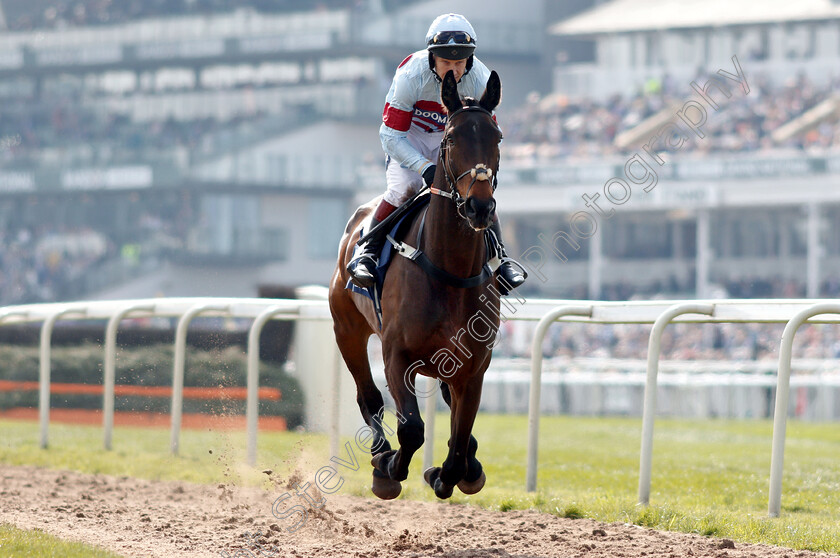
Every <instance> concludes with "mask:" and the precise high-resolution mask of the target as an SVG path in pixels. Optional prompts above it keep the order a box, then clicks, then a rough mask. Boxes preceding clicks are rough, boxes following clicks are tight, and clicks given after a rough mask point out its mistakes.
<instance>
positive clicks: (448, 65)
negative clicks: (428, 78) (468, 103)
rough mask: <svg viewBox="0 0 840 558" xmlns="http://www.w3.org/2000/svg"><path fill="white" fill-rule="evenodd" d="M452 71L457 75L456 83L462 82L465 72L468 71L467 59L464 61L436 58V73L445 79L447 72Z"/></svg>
mask: <svg viewBox="0 0 840 558" xmlns="http://www.w3.org/2000/svg"><path fill="white" fill-rule="evenodd" d="M449 70H452V72H453V73H454V74H455V82H456V83H457V82H459V81H461V76H463V75H464V72H466V71H467V59H466V58H464V59H463V60H448V59H446V58H441V57H440V56H435V73H436V74H437V75H438V76H440V78H441V79H443V76H445V75H446V72H448V71H449Z"/></svg>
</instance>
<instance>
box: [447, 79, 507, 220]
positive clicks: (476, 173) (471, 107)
mask: <svg viewBox="0 0 840 558" xmlns="http://www.w3.org/2000/svg"><path fill="white" fill-rule="evenodd" d="M440 97H441V101H443V105H444V106H445V107H446V109H447V111H449V118H448V121H447V124H446V131H445V133H444V135H443V141H442V142H441V163H442V165H443V171H444V175H445V176H446V182H447V185H448V187H449V189H450V193H451V194H452V196H453V199H454V200H455V203H456V204H457V205H458V213H459V214H460V215H461V216H462V217H464V218H465V219H466V220H467V222H468V223H469V225H470V227H472V228H473V229H475V230H483V229H486V228H487V227H488V226H490V223H491V222H492V219H493V214H494V212H495V211H496V200H495V199H493V192H494V191H495V189H496V172H497V171H498V170H499V142H501V141H502V131H501V130H500V129H499V126H498V125H497V124H496V121H495V120H493V114H492V113H493V109H494V108H496V106H497V105H498V104H499V100H500V99H501V97H502V83H501V81H500V80H499V75H498V74H497V73H496V72H495V71H494V72H491V73H490V78H489V79H488V80H487V88H486V89H485V91H484V94H483V95H482V96H481V99H480V100H479V101H476V100H475V99H470V98H467V99H466V100H465V101H462V100H461V97H460V96H459V95H458V86H457V83H456V82H455V76H454V74H453V73H452V71H449V72H447V73H446V76H445V77H444V78H443V84H442V85H441V90H440Z"/></svg>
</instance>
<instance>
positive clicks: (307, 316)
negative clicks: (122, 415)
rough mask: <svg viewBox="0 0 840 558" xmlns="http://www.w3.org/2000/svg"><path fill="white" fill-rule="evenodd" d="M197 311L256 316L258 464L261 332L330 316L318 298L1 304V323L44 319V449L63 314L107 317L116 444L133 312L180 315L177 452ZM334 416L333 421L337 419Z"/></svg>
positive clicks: (251, 391)
mask: <svg viewBox="0 0 840 558" xmlns="http://www.w3.org/2000/svg"><path fill="white" fill-rule="evenodd" d="M199 314H201V315H205V316H227V317H236V318H253V319H254V322H253V323H252V325H251V327H250V330H249V335H248V372H247V374H248V382H247V403H246V415H247V418H246V421H247V425H248V430H247V439H248V462H249V463H251V464H254V463H256V441H257V413H258V389H259V337H260V332H261V331H262V328H263V326H265V324H266V323H267V321H268V320H269V319H275V320H298V321H304V322H305V321H329V320H330V319H331V318H330V316H329V312H328V311H327V308H326V304H325V303H324V302H323V301H317V300H272V299H261V298H256V299H248V298H160V299H146V300H117V301H94V302H74V303H67V304H60V303H55V304H31V305H22V306H14V307H7V308H0V324H2V323H21V322H41V323H42V325H41V332H40V351H39V354H40V360H39V379H38V382H39V392H40V393H39V395H40V397H39V423H40V436H39V444H40V447H41V448H46V447H47V446H48V443H49V420H50V369H51V367H50V365H51V362H50V361H51V354H50V353H51V344H52V343H51V338H52V331H53V328H54V326H55V324H56V322H57V321H59V320H61V319H69V318H72V319H78V320H107V326H106V332H105V347H104V380H103V382H104V385H103V405H102V407H103V436H104V447H105V449H108V450H110V449H112V440H113V428H114V397H115V377H116V374H115V369H116V339H117V330H118V328H119V325H120V323H121V321H122V320H124V319H127V318H130V317H148V316H154V317H169V318H178V327H177V330H176V335H175V358H174V363H173V383H172V410H171V419H172V427H171V437H170V450H171V452H172V453H173V454H176V455H177V454H178V450H179V445H180V431H181V412H182V402H183V398H184V361H185V357H186V350H185V348H186V336H187V329H188V328H189V324H190V322H191V321H192V320H193V318H195V317H196V316H198V315H199ZM337 420H338V419H337V418H334V422H337Z"/></svg>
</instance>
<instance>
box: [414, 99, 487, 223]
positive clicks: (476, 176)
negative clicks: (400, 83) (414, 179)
mask: <svg viewBox="0 0 840 558" xmlns="http://www.w3.org/2000/svg"><path fill="white" fill-rule="evenodd" d="M462 112H483V113H484V114H486V115H487V116H489V117H490V118H491V119H492V118H493V113H491V112H490V111H489V110H487V109H485V108H484V107H482V106H480V105H467V106H465V107H462V108H459V109H458V110H456V111H455V112H453V113H452V114H450V115H449V121H450V122H451V121H452V119H453V118H455V117H456V116H457V115H459V114H461V113H462ZM493 124H494V125H495V126H496V129H498V128H499V126H498V124H496V122H495V121H493ZM448 139H449V136H448V135H447V134H444V136H443V138H442V139H441V140H440V158H441V162H442V164H443V175H444V176H445V177H446V183H447V184H448V185H449V191H448V192H445V191H443V190H439V189H438V188H431V189H430V190H431V192H432V193H433V194H438V195H439V196H443V197H445V198H449V199H451V200H452V201H454V202H455V207H456V208H457V210H458V215H460V216H461V217H463V218H464V219H466V215H464V214H463V212H462V211H461V210H462V208H463V207H464V204H465V203H467V199H466V198H464V197H462V196H461V194H460V193H459V192H458V187H457V184H458V181H460V180H461V179H462V178H464V177H465V176H467V175H470V176H471V177H472V181H471V182H470V185H469V188H467V198H469V197H470V191H472V187H473V186H475V183H476V181H477V180H492V182H493V192H495V191H496V187H497V186H498V184H499V178H498V176H497V175H496V174H494V173H493V169H491V168H490V167H488V166H487V165H485V164H484V163H478V164H477V165H475V166H474V167H472V168H471V169H467V170H465V171H464V172H462V173H461V174H459V175H458V176H455V173H454V172H452V166H451V165H452V163H451V159H452V157H451V156H450V154H449V150H450V149H451V148H452V144H451V143H448V142H447V140H448Z"/></svg>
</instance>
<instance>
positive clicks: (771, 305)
mask: <svg viewBox="0 0 840 558" xmlns="http://www.w3.org/2000/svg"><path fill="white" fill-rule="evenodd" d="M306 295H307V296H306V298H309V299H310V300H271V299H247V298H240V299H237V298H171V299H147V300H133V301H98V302H75V303H67V304H34V305H25V306H16V307H7V308H0V323H3V322H41V323H42V326H41V337H40V376H39V388H40V396H41V397H40V402H39V409H40V445H41V447H42V448H45V447H47V443H48V425H49V404H50V401H49V395H50V346H51V334H52V329H53V327H54V325H55V323H56V322H57V321H58V320H60V319H67V318H73V319H80V320H108V324H107V328H106V330H107V331H106V342H105V375H104V388H103V393H104V395H103V410H104V413H103V414H104V418H103V427H104V444H105V447H106V448H107V449H110V448H111V440H112V431H113V412H114V390H115V386H114V376H115V374H114V367H115V350H116V348H115V345H116V333H117V328H118V327H119V324H120V322H121V321H122V320H123V319H126V318H127V317H130V316H136V315H142V316H163V317H176V318H178V320H179V321H178V327H177V332H176V340H175V359H174V363H173V390H172V412H171V415H172V427H171V438H170V450H171V451H172V453H174V454H177V453H178V448H179V440H180V426H181V402H182V400H183V389H184V386H183V383H184V382H183V379H184V345H185V342H186V332H187V328H188V327H189V324H190V322H191V321H192V319H193V318H195V317H196V316H198V315H200V314H201V315H207V316H232V317H241V318H251V319H253V322H252V324H251V326H250V330H249V335H248V378H247V412H246V414H247V440H248V442H247V443H248V462H249V463H250V464H255V462H256V441H257V438H256V434H257V412H258V408H257V395H258V391H257V390H258V388H259V352H258V351H259V348H258V346H259V344H258V341H259V335H260V332H261V330H262V328H263V326H264V325H265V324H266V323H267V322H268V321H269V320H272V319H283V320H297V321H299V324H298V332H297V334H296V336H297V341H296V355H295V357H296V365H297V366H298V367H299V369H298V372H302V371H304V370H305V372H304V373H303V374H299V376H300V377H301V378H307V381H308V382H310V383H309V386H308V387H307V386H304V391H305V392H306V393H307V397H308V399H310V401H308V402H307V405H308V406H309V408H310V410H311V407H312V406H313V405H314V404H315V400H316V399H317V397H314V396H313V392H314V390H316V389H317V390H320V397H321V399H323V400H324V401H325V402H327V403H329V412H328V413H321V412H320V411H318V414H319V415H329V420H328V421H323V420H321V421H320V422H318V424H317V426H316V428H322V429H328V430H329V432H330V439H331V448H332V450H333V452H334V453H335V452H337V449H338V447H339V445H338V442H339V435H340V423H342V422H343V423H344V426H345V427H347V426H348V425H349V426H352V425H351V424H349V423H351V422H352V421H346V420H342V419H340V418H339V417H340V404H341V399H342V396H341V391H342V386H344V389H352V388H351V387H350V386H351V385H352V384H349V385H345V382H349V379H348V378H349V374H341V368H342V366H341V363H340V359H339V358H338V351H337V348H336V346H335V342H334V340H333V338H332V332H331V329H332V328H331V327H330V325H331V324H330V322H331V317H330V315H329V312H328V309H327V305H326V301H324V300H323V298H324V289H322V288H316V289H315V290H310V291H309V292H308V293H306ZM516 303H519V307H518V308H517V307H516V306H515V304H516ZM502 312H503V315H504V317H505V318H506V319H510V320H525V321H535V322H538V324H537V329H536V332H535V335H534V338H533V340H532V347H533V348H532V355H533V356H532V363H531V385H530V400H529V432H528V455H527V462H528V470H527V480H526V488H527V489H528V490H529V491H533V490H535V489H536V479H537V463H538V461H537V451H538V446H537V441H538V428H539V400H540V387H541V373H542V349H541V347H542V342H543V339H544V337H545V334H546V333H547V331H548V329H549V327H550V326H551V324H553V323H555V322H557V321H560V322H570V321H574V322H584V323H593V324H651V325H652V326H653V328H652V330H651V333H650V340H649V345H648V360H647V378H646V383H645V398H644V409H643V419H642V447H641V452H640V454H641V455H640V467H639V502H640V503H642V504H648V502H649V496H650V477H651V468H652V447H653V426H654V420H655V414H656V392H657V388H658V371H659V342H660V338H661V335H662V333H663V331H664V330H665V328H666V327H667V326H668V324H670V323H676V322H680V323H784V324H787V326H786V328H785V331H784V334H783V336H782V339H781V350H780V355H779V368H778V369H779V374H778V377H777V390H776V394H777V395H776V406H775V416H774V434H773V450H772V463H771V475H770V499H769V503H768V513H769V515H770V516H778V515H779V512H780V503H781V481H782V465H783V458H784V442H785V427H786V421H787V415H788V398H789V390H790V367H791V348H792V343H793V337H794V335H795V333H796V331H797V329H798V328H799V327H800V326H801V325H802V324H804V323H806V322H807V323H835V324H836V323H840V304H838V303H836V302H835V301H831V300H777V299H776V300H714V301H646V302H596V301H562V300H530V301H526V300H523V299H515V298H512V299H509V300H507V301H505V303H504V305H503V307H502ZM309 322H312V326H313V327H310V328H308V329H307V328H305V327H304V328H302V326H305V325H306V324H307V323H309ZM317 322H320V323H317ZM301 329H304V330H305V331H301ZM325 348H329V349H328V350H325ZM316 375H317V378H316V377H315V376H316ZM428 385H434V384H433V383H432V382H429V383H427V386H428ZM425 394H426V395H425V396H426V420H427V421H428V424H427V427H426V443H427V447H426V451H425V452H424V459H423V461H424V466H426V467H428V466H431V463H432V461H433V459H434V455H433V450H432V448H433V443H434V439H433V431H434V427H433V424H434V423H433V417H434V413H435V407H436V402H437V396H436V395H433V394H435V391H434V390H429V389H428V388H427V389H426V392H425ZM430 395H433V396H430ZM421 396H423V394H421ZM343 398H344V399H348V400H349V396H348V395H344V397H343ZM310 410H308V411H307V413H308V415H307V416H310V417H311V416H313V415H312V414H311V412H310ZM356 415H358V413H356ZM356 418H357V419H358V416H356ZM313 422H315V421H313Z"/></svg>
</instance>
